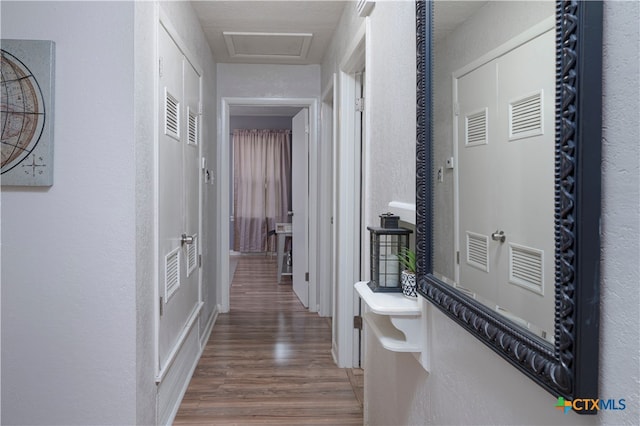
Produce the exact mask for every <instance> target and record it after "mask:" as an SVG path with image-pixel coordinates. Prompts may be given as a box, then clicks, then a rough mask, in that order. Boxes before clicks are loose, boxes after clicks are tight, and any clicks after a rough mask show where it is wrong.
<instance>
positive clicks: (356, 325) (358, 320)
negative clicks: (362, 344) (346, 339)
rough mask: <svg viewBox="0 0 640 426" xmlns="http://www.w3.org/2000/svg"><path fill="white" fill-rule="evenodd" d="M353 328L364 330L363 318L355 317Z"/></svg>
mask: <svg viewBox="0 0 640 426" xmlns="http://www.w3.org/2000/svg"><path fill="white" fill-rule="evenodd" d="M353 328H357V329H358V330H362V317H361V316H360V315H356V316H355V317H353Z"/></svg>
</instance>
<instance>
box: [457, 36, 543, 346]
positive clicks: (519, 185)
mask: <svg viewBox="0 0 640 426" xmlns="http://www.w3.org/2000/svg"><path fill="white" fill-rule="evenodd" d="M553 43H554V39H553V32H552V31H549V32H547V33H544V34H543V35H541V36H539V37H536V38H534V39H533V40H531V41H529V42H527V43H525V44H523V45H521V46H520V47H518V48H516V49H514V50H512V51H510V52H508V53H506V54H504V55H502V56H500V57H498V58H496V59H494V60H492V61H490V62H489V63H487V64H485V65H483V66H481V67H479V68H477V69H475V70H474V71H472V72H470V73H469V74H467V75H465V76H463V77H461V78H459V79H458V81H457V84H458V104H459V116H458V178H459V194H458V196H459V233H458V235H459V241H458V244H459V247H460V275H459V284H460V285H461V286H462V287H464V288H466V289H468V290H470V291H472V292H474V293H476V294H477V295H478V296H479V297H480V298H481V299H484V302H485V303H487V304H488V305H490V306H491V307H492V308H494V309H497V310H499V311H502V312H503V313H505V314H506V315H507V316H509V315H510V313H514V312H517V315H518V318H519V319H516V318H514V317H512V318H514V320H515V321H516V322H520V323H522V324H525V325H527V326H528V324H532V325H533V326H535V327H536V328H541V329H542V330H546V332H547V333H551V334H553V309H554V305H553V302H549V300H553V284H554V281H553V271H554V236H553V214H554V186H553V168H554V152H553V150H554V85H555V80H554V63H555V59H554V55H553V52H554V50H553V49H551V46H553ZM547 49H549V51H548V52H547V51H546V50H547ZM531 57H533V58H534V59H533V60H532V59H530V58H531ZM525 58H527V59H525ZM525 64H526V65H525ZM531 64H536V66H531ZM545 296H546V297H545Z"/></svg>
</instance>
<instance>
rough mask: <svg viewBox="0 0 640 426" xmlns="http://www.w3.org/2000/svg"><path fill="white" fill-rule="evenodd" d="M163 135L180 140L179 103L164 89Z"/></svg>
mask: <svg viewBox="0 0 640 426" xmlns="http://www.w3.org/2000/svg"><path fill="white" fill-rule="evenodd" d="M164 134H165V135H168V136H171V137H172V138H174V139H178V140H180V102H178V100H177V99H176V98H175V96H173V95H172V94H171V93H169V91H168V90H167V89H166V88H165V96H164Z"/></svg>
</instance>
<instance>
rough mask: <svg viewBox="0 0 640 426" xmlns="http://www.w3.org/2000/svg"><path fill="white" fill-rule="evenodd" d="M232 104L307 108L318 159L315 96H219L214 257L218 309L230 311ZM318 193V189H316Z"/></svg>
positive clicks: (313, 212) (313, 257)
mask: <svg viewBox="0 0 640 426" xmlns="http://www.w3.org/2000/svg"><path fill="white" fill-rule="evenodd" d="M233 106H264V107H274V106H288V107H300V108H308V109H309V151H308V155H309V158H312V159H313V158H318V157H317V156H318V99H316V98H265V97H222V98H220V115H219V123H218V124H219V125H218V129H219V133H218V141H219V143H218V147H217V153H216V157H217V158H216V164H217V168H218V173H217V174H216V176H217V180H218V181H217V185H216V189H217V197H216V198H217V205H218V206H219V208H218V215H217V218H216V228H217V230H218V243H217V244H218V248H219V256H218V257H217V259H216V270H217V272H216V279H217V282H218V283H219V284H218V285H217V286H216V288H217V299H218V301H219V303H218V310H219V312H222V313H224V312H229V309H230V301H229V294H230V291H229V290H230V287H231V279H230V276H229V272H230V271H229V238H230V233H229V218H230V214H231V206H230V205H229V193H230V184H231V181H230V173H231V167H230V165H229V158H230V157H229V156H230V154H231V140H230V138H229V132H230V129H229V117H230V109H231V107H233ZM309 187H310V188H317V187H318V166H317V163H316V162H314V161H310V162H309ZM316 193H317V192H316ZM317 212H318V200H317V198H316V197H309V204H308V229H309V235H308V237H309V238H308V240H307V241H308V246H309V253H308V259H309V260H308V262H309V263H308V266H309V301H308V302H309V311H310V312H316V311H317V309H318V308H317V306H318V301H317V281H316V276H315V274H314V273H312V272H313V271H316V270H317V266H318V265H317V247H318V233H317V223H318V213H317Z"/></svg>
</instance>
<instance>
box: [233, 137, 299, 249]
mask: <svg viewBox="0 0 640 426" xmlns="http://www.w3.org/2000/svg"><path fill="white" fill-rule="evenodd" d="M233 170H234V187H233V193H234V212H235V216H234V232H235V239H234V241H235V244H234V250H236V251H240V252H244V253H251V252H265V251H274V250H275V246H274V244H275V237H274V238H267V233H268V232H269V231H271V230H273V229H275V224H276V222H288V221H289V217H288V215H287V211H288V210H289V209H290V205H291V203H290V200H291V132H290V131H289V130H234V131H233Z"/></svg>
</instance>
